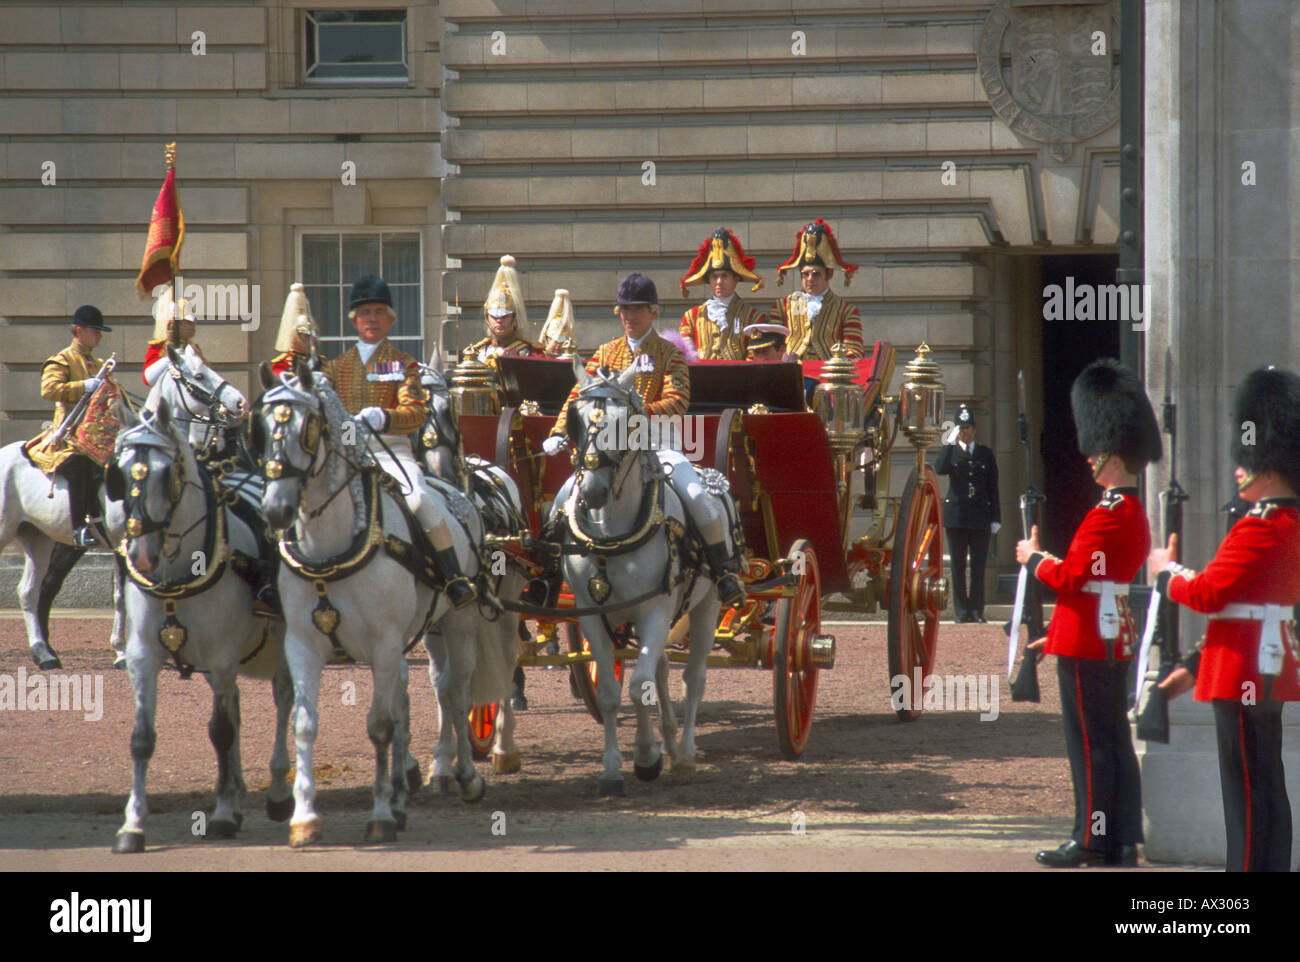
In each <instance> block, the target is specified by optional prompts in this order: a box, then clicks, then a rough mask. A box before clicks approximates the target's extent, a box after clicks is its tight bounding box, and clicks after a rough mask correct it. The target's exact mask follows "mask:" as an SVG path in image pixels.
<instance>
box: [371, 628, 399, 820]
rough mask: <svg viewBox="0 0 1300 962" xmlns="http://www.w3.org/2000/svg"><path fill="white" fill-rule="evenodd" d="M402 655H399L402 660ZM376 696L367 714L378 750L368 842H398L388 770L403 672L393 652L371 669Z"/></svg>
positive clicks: (375, 661) (376, 658)
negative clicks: (398, 666)
mask: <svg viewBox="0 0 1300 962" xmlns="http://www.w3.org/2000/svg"><path fill="white" fill-rule="evenodd" d="M400 654H401V652H400V651H399V652H398V655H399V657H400ZM370 676H371V678H372V679H373V681H374V686H375V694H374V697H373V698H371V700H370V711H369V712H368V713H367V715H366V734H368V735H369V736H370V744H371V745H373V746H374V749H375V784H374V790H373V798H374V804H373V806H372V807H371V809H370V820H369V821H368V822H366V835H365V840H366V841H367V842H395V841H397V819H396V818H395V817H394V816H393V807H392V798H393V783H392V777H391V774H390V771H389V767H388V761H389V753H390V752H391V751H392V747H393V732H394V730H395V729H396V727H397V725H398V719H397V717H396V716H397V713H398V712H397V700H398V694H397V691H396V689H397V685H398V683H399V681H400V680H401V672H400V671H399V670H398V668H397V665H396V663H395V662H394V660H393V658H392V653H391V652H382V653H381V652H375V653H374V655H373V657H372V661H371V666H370Z"/></svg>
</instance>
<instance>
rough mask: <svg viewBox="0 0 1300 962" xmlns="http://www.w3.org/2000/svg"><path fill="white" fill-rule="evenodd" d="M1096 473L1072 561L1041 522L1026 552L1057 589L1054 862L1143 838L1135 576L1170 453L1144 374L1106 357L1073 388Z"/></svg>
mask: <svg viewBox="0 0 1300 962" xmlns="http://www.w3.org/2000/svg"><path fill="white" fill-rule="evenodd" d="M1070 406H1071V408H1072V409H1073V412H1074V423H1075V426H1076V427H1077V428H1078V431H1079V451H1080V453H1082V454H1085V455H1087V457H1088V464H1089V466H1090V467H1091V468H1092V477H1093V480H1094V481H1095V482H1096V483H1097V484H1099V485H1101V486H1102V487H1103V488H1105V493H1104V495H1103V496H1102V499H1101V502H1100V503H1099V504H1098V505H1097V506H1096V507H1094V508H1093V509H1092V510H1091V511H1089V512H1088V513H1087V514H1086V515H1084V518H1083V522H1082V523H1081V524H1080V525H1079V529H1078V530H1077V531H1076V532H1075V533H1074V537H1073V538H1072V539H1071V541H1070V548H1069V550H1068V551H1067V552H1066V555H1065V557H1064V558H1054V557H1053V556H1052V555H1050V554H1048V553H1047V552H1045V551H1043V550H1042V548H1040V547H1039V545H1038V526H1037V525H1035V526H1034V528H1033V531H1032V532H1031V534H1030V537H1028V538H1026V539H1024V540H1022V541H1020V542H1018V543H1017V545H1016V560H1017V561H1018V562H1020V563H1021V564H1023V565H1026V566H1027V567H1028V569H1029V571H1030V572H1031V573H1032V574H1033V575H1034V577H1035V578H1037V579H1038V580H1039V581H1041V582H1042V583H1043V584H1045V585H1046V586H1047V587H1049V588H1051V589H1052V590H1054V591H1055V592H1056V610H1055V611H1054V612H1053V614H1052V622H1051V624H1050V625H1049V626H1048V628H1047V637H1046V638H1043V639H1039V640H1037V641H1035V642H1032V643H1031V644H1030V646H1029V647H1030V648H1031V649H1034V650H1040V649H1041V650H1044V651H1046V653H1047V654H1050V655H1056V656H1057V659H1056V674H1057V680H1058V682H1059V683H1060V691H1061V721H1062V722H1063V724H1064V727H1065V750H1066V755H1067V756H1068V757H1069V759H1070V774H1071V776H1072V778H1073V781H1074V831H1073V833H1072V834H1071V836H1070V840H1069V841H1068V842H1066V843H1065V844H1063V845H1061V846H1060V847H1059V848H1056V849H1049V850H1046V851H1042V852H1039V853H1038V855H1037V856H1036V858H1037V861H1038V862H1039V863H1040V864H1042V865H1047V866H1049V867H1052V868H1071V867H1075V866H1079V865H1087V864H1089V863H1104V864H1106V865H1117V866H1134V865H1136V864H1137V845H1138V843H1139V842H1141V841H1142V780H1141V776H1140V774H1139V770H1138V763H1137V755H1136V753H1134V751H1133V738H1132V735H1131V733H1130V730H1129V723H1128V697H1127V696H1128V686H1127V684H1126V681H1127V678H1128V663H1129V661H1130V660H1131V659H1132V657H1133V649H1134V647H1135V644H1134V643H1135V640H1136V639H1135V636H1136V630H1135V628H1134V624H1133V616H1132V614H1131V613H1130V612H1129V609H1128V603H1127V595H1128V586H1129V583H1130V582H1131V581H1132V580H1133V577H1134V576H1135V575H1136V574H1137V573H1138V572H1139V571H1140V570H1141V569H1142V562H1143V559H1144V558H1145V557H1146V555H1147V553H1148V551H1149V550H1150V545H1151V529H1150V526H1149V525H1148V524H1147V518H1146V510H1145V509H1144V508H1143V506H1142V502H1141V501H1139V500H1138V496H1137V494H1138V489H1137V478H1138V475H1139V474H1140V473H1141V472H1142V471H1144V470H1145V469H1146V466H1147V464H1149V463H1150V462H1152V461H1158V460H1160V456H1161V444H1160V429H1159V428H1158V427H1157V426H1156V416H1155V412H1154V411H1153V410H1152V409H1151V401H1150V400H1149V399H1148V398H1147V395H1146V391H1145V390H1143V388H1142V383H1141V382H1140V381H1139V380H1138V379H1137V377H1136V376H1135V375H1134V374H1133V373H1132V372H1131V371H1129V370H1128V368H1125V367H1123V366H1121V365H1120V364H1118V363H1117V362H1115V361H1113V360H1111V359H1109V358H1103V359H1102V360H1100V361H1096V362H1094V363H1092V364H1090V365H1088V367H1086V368H1084V370H1083V373H1081V374H1080V375H1079V377H1078V378H1077V379H1076V380H1075V382H1074V386H1073V387H1072V388H1071V389H1070Z"/></svg>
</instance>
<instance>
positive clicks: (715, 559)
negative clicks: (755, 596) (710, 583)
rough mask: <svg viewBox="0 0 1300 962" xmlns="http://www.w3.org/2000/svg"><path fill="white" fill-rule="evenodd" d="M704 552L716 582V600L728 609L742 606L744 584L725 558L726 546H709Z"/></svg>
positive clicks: (745, 594)
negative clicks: (719, 600) (706, 554)
mask: <svg viewBox="0 0 1300 962" xmlns="http://www.w3.org/2000/svg"><path fill="white" fill-rule="evenodd" d="M705 550H706V552H707V553H708V556H709V567H711V568H712V569H713V577H714V578H715V579H716V580H717V585H718V598H719V599H721V601H722V603H723V604H724V605H727V606H729V607H733V608H734V607H737V606H739V605H743V604H744V603H745V598H746V597H747V593H746V591H745V584H744V582H743V581H741V580H740V578H739V577H737V575H736V573H735V571H734V570H732V569H733V565H732V563H731V561H730V559H728V558H727V546H726V545H725V544H711V545H708V546H707V547H706V549H705Z"/></svg>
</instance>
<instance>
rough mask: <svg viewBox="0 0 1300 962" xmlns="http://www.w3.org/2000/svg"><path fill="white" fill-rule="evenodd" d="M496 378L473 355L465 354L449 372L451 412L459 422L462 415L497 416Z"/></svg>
mask: <svg viewBox="0 0 1300 962" xmlns="http://www.w3.org/2000/svg"><path fill="white" fill-rule="evenodd" d="M496 385H497V376H496V373H495V372H494V371H493V370H492V368H490V367H488V366H487V365H486V364H484V363H483V362H482V361H480V360H479V359H478V358H476V357H474V355H473V354H470V353H468V352H467V353H466V354H465V355H464V356H462V357H461V360H460V363H459V364H457V365H456V368H455V370H453V371H452V372H451V391H450V393H451V412H452V416H453V417H455V418H456V420H457V422H459V421H460V416H461V415H462V414H499V413H501V400H500V398H498V397H497V388H496Z"/></svg>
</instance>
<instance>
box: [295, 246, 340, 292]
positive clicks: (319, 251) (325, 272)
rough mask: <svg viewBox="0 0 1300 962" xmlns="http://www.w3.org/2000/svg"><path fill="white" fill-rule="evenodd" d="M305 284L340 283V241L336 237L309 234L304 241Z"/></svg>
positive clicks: (303, 272) (303, 270)
mask: <svg viewBox="0 0 1300 962" xmlns="http://www.w3.org/2000/svg"><path fill="white" fill-rule="evenodd" d="M302 274H303V283H304V284H337V283H339V239H338V237H337V236H336V235H329V236H322V235H313V234H307V235H305V236H304V237H303V239H302Z"/></svg>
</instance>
